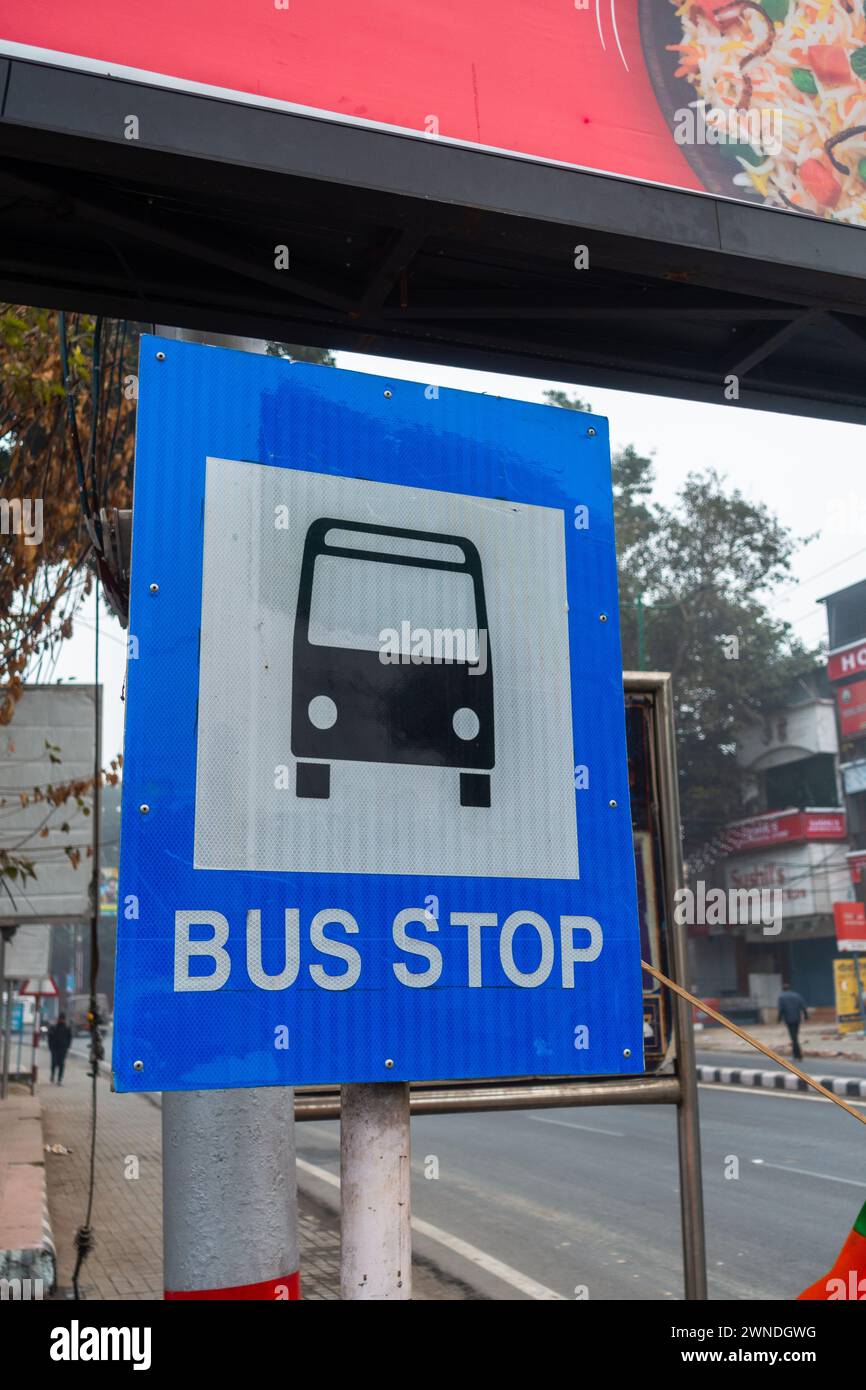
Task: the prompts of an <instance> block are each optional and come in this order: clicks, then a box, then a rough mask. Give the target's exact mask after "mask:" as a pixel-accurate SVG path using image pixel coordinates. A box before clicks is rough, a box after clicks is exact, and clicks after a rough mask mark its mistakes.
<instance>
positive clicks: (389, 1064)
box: [385, 1057, 394, 1071]
mask: <svg viewBox="0 0 866 1390" xmlns="http://www.w3.org/2000/svg"><path fill="white" fill-rule="evenodd" d="M393 1065H394V1061H393V1058H391V1057H386V1058H385V1066H386V1067H387V1068H388V1071H390V1070H391V1068H392V1067H393Z"/></svg>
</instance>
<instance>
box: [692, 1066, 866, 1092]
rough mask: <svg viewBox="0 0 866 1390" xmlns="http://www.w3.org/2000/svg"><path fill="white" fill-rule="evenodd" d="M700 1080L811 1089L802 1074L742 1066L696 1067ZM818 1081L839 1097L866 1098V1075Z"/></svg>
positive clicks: (798, 1089) (771, 1087)
mask: <svg viewBox="0 0 866 1390" xmlns="http://www.w3.org/2000/svg"><path fill="white" fill-rule="evenodd" d="M696 1072H697V1079H698V1081H714V1082H716V1083H718V1084H721V1085H724V1086H753V1087H760V1088H763V1089H765V1090H769V1091H783V1090H784V1091H807V1090H809V1089H810V1087H808V1086H807V1085H806V1083H805V1081H801V1080H800V1078H799V1076H793V1075H792V1074H791V1073H790V1072H779V1071H752V1070H749V1069H745V1070H744V1069H743V1068H740V1067H709V1066H704V1065H703V1064H701V1065H699V1066H698V1067H696ZM815 1080H816V1081H818V1082H820V1084H821V1085H822V1086H826V1088H827V1090H828V1091H832V1092H833V1093H834V1095H837V1096H852V1097H854V1098H855V1099H866V1077H859V1076H816V1077H815Z"/></svg>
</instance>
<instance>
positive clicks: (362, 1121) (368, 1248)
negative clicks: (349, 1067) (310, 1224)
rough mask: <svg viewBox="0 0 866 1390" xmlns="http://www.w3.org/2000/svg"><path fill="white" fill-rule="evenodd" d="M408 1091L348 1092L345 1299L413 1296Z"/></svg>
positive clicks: (343, 1183) (388, 1087)
mask: <svg viewBox="0 0 866 1390" xmlns="http://www.w3.org/2000/svg"><path fill="white" fill-rule="evenodd" d="M410 1166H411V1147H410V1138H409V1085H408V1083H407V1082H401V1081H396V1082H385V1083H382V1084H378V1083H375V1084H374V1083H369V1084H363V1085H354V1086H343V1088H342V1098H341V1108H340V1189H341V1194H342V1257H341V1268H340V1296H341V1298H344V1299H348V1300H353V1301H358V1300H360V1301H367V1300H373V1299H375V1300H388V1301H391V1302H396V1301H398V1300H408V1299H411V1297H412V1227H411V1220H412V1206H411V1197H410V1176H411V1173H410Z"/></svg>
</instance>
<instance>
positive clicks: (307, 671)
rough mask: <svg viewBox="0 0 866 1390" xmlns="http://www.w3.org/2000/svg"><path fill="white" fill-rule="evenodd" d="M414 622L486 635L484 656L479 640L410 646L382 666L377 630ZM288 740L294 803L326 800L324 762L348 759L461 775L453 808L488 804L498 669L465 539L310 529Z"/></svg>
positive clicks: (334, 523)
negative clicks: (426, 648) (429, 648)
mask: <svg viewBox="0 0 866 1390" xmlns="http://www.w3.org/2000/svg"><path fill="white" fill-rule="evenodd" d="M431 617H432V618H433V619H434V620H435V621H433V622H428V623H425V619H430V618H431ZM407 620H408V621H407ZM416 623H417V624H421V623H424V624H425V630H428V631H429V630H431V629H435V630H436V631H437V632H442V631H444V632H445V633H446V634H448V635H452V634H454V633H457V632H459V633H460V634H462V635H464V637H465V634H466V633H467V632H470V631H471V632H472V633H473V634H474V636H475V637H476V639H477V637H478V634H479V633H483V634H484V639H485V640H484V644H483V646H484V652H483V660H479V659H478V654H479V642H478V641H477V640H476V641H474V642H467V641H465V640H464V641H463V643H462V644H461V645H458V646H457V647H456V648H454V647H452V646H449V647H448V650H447V654H446V655H445V656H444V657H442V656H441V655H438V654H437V655H434V656H433V657H432V658H431V659H424V658H420V659H419V658H418V656H417V654H412V653H410V652H408V651H406V652H401V653H400V655H399V657H398V659H397V660H395V661H393V662H383V661H382V660H381V659H380V650H379V634H380V633H381V631H382V630H383V628H385V627H388V626H389V625H390V627H391V628H393V629H394V630H395V631H399V630H407V631H408V630H411V629H412V628H413V627H414V626H415V624H416ZM473 658H474V659H473ZM291 744H292V753H293V754H294V756H295V757H296V758H298V759H299V760H303V761H299V762H298V766H297V778H296V792H297V795H298V796H300V797H317V798H322V799H327V798H328V797H329V796H330V764H331V762H333V761H340V760H345V761H350V762H381V763H406V764H417V765H424V766H439V767H446V768H456V769H460V779H459V794H460V805H461V806H477V807H489V806H490V770H491V769H492V768H493V766H494V726H493V667H492V660H491V655H490V637H489V632H488V625H487V608H486V603H485V597H484V581H483V576H482V570H481V559H480V556H479V554H478V550H477V547H476V546H475V545H474V544H473V542H472V541H470V540H467V539H466V537H464V536H451V535H443V534H440V533H438V532H433V531H412V530H404V529H402V528H400V527H395V526H374V525H371V524H369V523H366V522H359V521H349V520H345V519H343V520H340V519H336V518H332V517H321V518H320V519H318V520H317V521H314V522H313V523H312V525H311V526H310V527H309V529H308V531H307V535H306V539H305V542H304V553H303V559H302V563H301V580H300V586H299V590H298V607H297V615H296V618H295V629H294V639H293V663H292V738H291ZM310 759H312V760H316V761H307V760H310ZM455 791H456V788H455Z"/></svg>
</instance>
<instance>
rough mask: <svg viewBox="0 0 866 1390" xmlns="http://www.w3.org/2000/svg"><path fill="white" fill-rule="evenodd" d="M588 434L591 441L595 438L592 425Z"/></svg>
mask: <svg viewBox="0 0 866 1390" xmlns="http://www.w3.org/2000/svg"><path fill="white" fill-rule="evenodd" d="M587 434H588V435H589V437H590V439H594V438H595V430H594V429H593V427H592V425H590V427H589V429H588V430H587Z"/></svg>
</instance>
